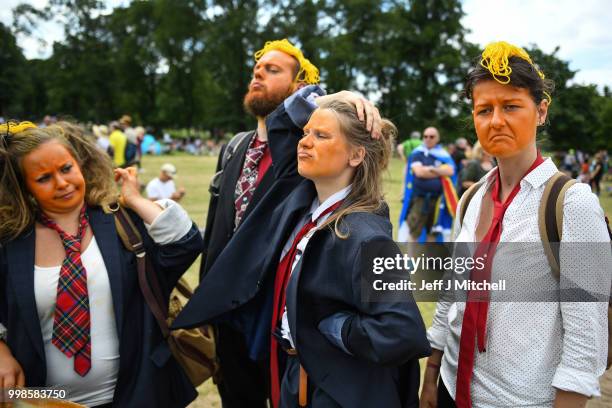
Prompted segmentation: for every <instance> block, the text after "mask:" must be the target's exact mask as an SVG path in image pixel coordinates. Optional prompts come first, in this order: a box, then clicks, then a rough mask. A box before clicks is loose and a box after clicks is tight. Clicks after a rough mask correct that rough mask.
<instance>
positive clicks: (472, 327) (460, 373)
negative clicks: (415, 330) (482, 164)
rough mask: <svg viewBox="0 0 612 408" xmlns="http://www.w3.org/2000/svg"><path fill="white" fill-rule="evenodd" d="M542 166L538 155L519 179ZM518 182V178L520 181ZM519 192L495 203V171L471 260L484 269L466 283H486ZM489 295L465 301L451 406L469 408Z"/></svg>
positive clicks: (498, 186) (478, 292) (472, 293)
mask: <svg viewBox="0 0 612 408" xmlns="http://www.w3.org/2000/svg"><path fill="white" fill-rule="evenodd" d="M543 162H544V159H543V158H542V156H541V155H540V152H539V151H538V156H537V157H536V159H535V161H534V162H533V164H532V165H531V167H530V168H529V169H528V170H527V172H526V173H525V174H524V175H523V178H524V177H525V176H526V175H527V174H529V173H530V172H531V171H532V170H533V169H535V168H536V167H538V166H539V165H540V164H542V163H543ZM521 180H522V178H521ZM520 189H521V183H520V182H519V183H517V185H516V186H515V187H514V189H512V191H511V192H510V195H509V196H508V198H507V199H506V201H505V202H503V203H502V202H501V201H500V199H499V193H500V190H501V180H500V176H499V169H497V172H496V175H495V181H494V182H493V189H492V191H491V198H492V199H493V206H494V209H493V219H492V220H491V226H490V227H489V230H488V231H487V233H486V234H485V236H484V237H483V239H482V241H481V242H480V244H479V245H478V247H477V248H476V251H475V252H474V259H476V258H478V257H483V256H486V258H485V262H484V267H483V268H482V269H480V270H478V269H473V270H472V272H471V275H470V279H471V280H473V281H475V282H482V281H490V280H491V267H492V265H493V257H494V255H495V248H496V247H497V244H498V243H499V239H500V237H501V233H502V224H503V220H504V214H505V213H506V209H507V208H508V207H509V206H510V203H512V200H514V197H516V195H517V194H518V192H519V190H520ZM489 298H490V294H489V291H487V290H471V291H470V292H469V293H468V300H467V304H466V307H465V313H464V315H463V324H462V326H461V338H460V340H459V362H458V367H457V392H456V394H455V404H456V405H457V407H459V408H471V407H472V398H471V393H470V391H471V390H470V385H471V381H472V371H473V368H474V354H475V350H474V342H475V341H476V342H477V346H478V351H479V352H480V353H484V352H485V351H486V346H485V345H486V333H487V314H488V311H489Z"/></svg>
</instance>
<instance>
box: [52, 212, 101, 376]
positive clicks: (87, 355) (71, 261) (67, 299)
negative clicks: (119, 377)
mask: <svg viewBox="0 0 612 408" xmlns="http://www.w3.org/2000/svg"><path fill="white" fill-rule="evenodd" d="M85 207H86V205H83V208H81V212H80V215H79V229H78V232H77V235H76V236H73V235H70V234H68V233H67V232H65V231H64V230H62V229H61V228H60V227H59V226H58V225H57V224H56V223H55V221H53V220H51V219H50V218H48V217H47V216H46V215H44V214H41V216H40V222H41V223H42V224H43V225H45V226H46V227H48V228H51V229H53V230H55V231H57V233H58V234H59V236H60V238H61V239H62V244H63V245H64V250H65V251H66V258H64V261H63V262H62V266H61V268H60V275H59V280H58V282H57V297H56V299H55V312H54V316H53V335H52V337H51V343H53V345H55V347H57V348H58V349H59V350H60V351H61V352H62V353H64V354H65V355H66V357H68V358H71V357H73V356H74V371H76V372H77V374H79V375H80V376H81V377H84V376H85V375H87V373H88V372H89V370H90V369H91V336H90V329H91V321H90V311H89V295H88V292H87V271H86V270H85V267H84V266H83V263H82V262H81V240H82V238H83V236H84V234H85V231H86V230H87V227H88V226H89V222H88V221H87V214H86V213H85Z"/></svg>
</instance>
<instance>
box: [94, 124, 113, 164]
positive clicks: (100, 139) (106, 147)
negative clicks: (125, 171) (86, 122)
mask: <svg viewBox="0 0 612 408" xmlns="http://www.w3.org/2000/svg"><path fill="white" fill-rule="evenodd" d="M92 131H93V134H94V135H95V136H96V139H97V140H96V143H97V145H98V146H99V147H100V149H102V151H104V152H105V153H108V154H109V155H110V156H111V157H113V154H112V147H111V145H110V140H109V139H108V126H106V125H99V126H98V125H93V127H92Z"/></svg>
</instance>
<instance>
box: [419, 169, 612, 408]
mask: <svg viewBox="0 0 612 408" xmlns="http://www.w3.org/2000/svg"><path fill="white" fill-rule="evenodd" d="M495 171H496V170H495V169H493V170H492V171H490V172H489V173H488V174H487V175H486V176H485V177H484V178H485V179H486V182H485V183H484V185H483V186H481V187H480V189H479V190H478V191H477V192H476V193H475V194H474V196H473V199H472V200H471V202H470V204H469V206H468V208H467V211H466V213H465V218H464V220H463V225H462V226H461V227H460V226H459V221H458V219H457V220H455V228H454V231H455V233H454V235H455V240H456V241H457V242H475V241H476V238H475V231H476V226H477V225H478V219H479V214H480V207H481V203H482V199H483V196H484V194H485V192H486V191H487V189H488V188H489V187H490V186H491V183H492V181H493V180H494V179H495V177H494V175H495ZM556 172H557V168H556V166H555V165H554V163H553V162H552V161H551V160H550V159H547V160H546V161H545V162H544V163H542V164H541V165H539V166H538V167H537V168H535V169H534V170H533V171H532V172H531V173H529V174H528V175H527V176H526V177H525V178H524V179H523V180H521V182H520V185H521V188H520V191H519V193H518V194H517V195H516V197H515V198H514V200H513V201H512V203H511V204H510V206H509V207H508V209H507V210H506V213H505V216H504V219H503V227H502V233H501V237H500V243H503V242H533V243H538V242H541V239H540V232H539V229H538V208H539V204H540V200H541V197H542V193H543V191H544V187H545V185H546V181H547V180H548V179H550V177H552V176H553V175H554V174H555V173H556ZM462 203H463V200H461V201H460V203H459V208H460V206H461V205H462ZM563 208H564V216H563V227H562V228H563V229H562V239H561V241H562V243H564V242H584V243H589V242H590V243H593V242H600V243H601V242H610V240H609V237H608V232H607V229H606V224H605V221H604V215H603V211H602V209H601V206H600V205H599V201H598V199H597V197H596V196H595V195H594V194H593V193H592V192H591V190H590V187H589V186H588V185H586V184H576V185H574V186H572V187H571V188H570V189H568V190H567V193H566V196H565V201H564V207H563ZM457 213H459V209H458V210H457ZM603 247H604V252H603V254H598V256H597V257H594V256H588V254H584V255H585V256H578V257H571V256H567V254H565V253H564V252H563V247H562V251H561V253H560V264H561V276H562V279H563V278H564V277H567V278H568V279H572V280H574V281H578V282H579V281H580V280H581V279H586V278H584V276H585V275H586V272H588V271H590V270H593V268H599V269H600V270H601V269H602V265H603V270H604V271H606V270H607V271H611V270H612V253H611V251H610V246H606V245H603ZM529 248H533V249H532V250H531V253H528V254H525V253H518V254H515V255H514V256H515V258H516V261H515V262H509V261H508V258H506V259H505V262H504V264H505V265H506V266H505V270H503V269H504V267H503V265H502V266H501V269H502V272H501V274H502V275H503V273H508V274H510V276H514V277H516V276H517V274H518V276H521V275H522V276H526V277H527V276H529V278H530V279H533V277H534V276H536V277H537V279H538V280H539V281H541V282H542V285H543V287H545V288H555V287H556V288H558V287H559V282H558V281H557V280H556V279H555V278H554V276H553V274H552V272H551V269H550V266H549V264H548V261H547V259H546V256H545V253H544V248H543V246H542V245H530V246H529ZM598 248H602V246H601V245H600V246H599V247H598ZM606 248H607V249H606ZM596 258H598V259H596ZM496 268H498V265H497V264H496V263H495V260H494V264H493V270H494V272H493V273H496V272H498V271H497V270H496ZM498 276H499V275H498ZM507 276H508V275H507ZM492 280H493V279H492ZM599 283H600V284H602V287H603V288H604V292H605V293H608V292H606V291H609V289H608V288H609V287H610V275H607V277H606V278H605V279H604V280H603V281H600V282H599ZM555 285H556V286H555ZM465 307H466V303H465V302H450V301H444V300H443V299H441V300H439V301H438V303H437V305H436V312H435V315H434V319H433V323H432V326H431V327H430V328H429V330H428V332H427V337H428V339H429V341H430V343H431V346H432V348H434V349H438V350H443V351H444V355H443V358H442V367H441V370H440V374H441V377H442V380H443V381H444V384H445V385H446V387H447V389H448V391H449V393H450V395H451V396H452V397H453V398H454V396H455V393H456V381H457V366H458V356H459V339H460V336H461V326H462V323H463V315H464V312H465ZM607 307H608V304H607V303H604V302H491V303H490V305H489V313H488V317H487V338H486V341H487V344H486V352H483V353H479V352H478V350H477V349H476V352H475V357H474V369H473V377H472V382H471V396H472V402H473V405H474V407H518V406H532V407H550V406H552V404H553V400H554V397H555V393H556V390H555V388H557V389H562V390H565V391H572V392H576V393H580V394H583V395H586V396H599V395H600V392H599V382H598V379H599V377H600V376H601V375H602V374H603V373H604V371H605V366H606V356H607V342H608V329H607V321H608V318H607Z"/></svg>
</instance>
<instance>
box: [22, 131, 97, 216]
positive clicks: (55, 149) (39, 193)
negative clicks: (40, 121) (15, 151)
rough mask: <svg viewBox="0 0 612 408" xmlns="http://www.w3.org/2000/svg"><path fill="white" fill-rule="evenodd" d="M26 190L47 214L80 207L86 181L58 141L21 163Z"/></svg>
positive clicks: (42, 148)
mask: <svg viewBox="0 0 612 408" xmlns="http://www.w3.org/2000/svg"><path fill="white" fill-rule="evenodd" d="M21 167H22V170H23V176H24V178H25V183H26V187H27V189H28V191H29V192H30V193H31V194H32V196H33V197H34V199H35V200H36V202H37V203H38V205H39V206H40V208H41V209H42V210H43V211H44V212H46V213H48V214H53V213H55V214H58V213H60V214H63V213H68V212H71V211H74V210H77V209H79V208H81V206H82V205H83V202H84V199H85V179H84V178H83V174H82V173H81V168H80V167H79V165H78V163H77V161H76V160H75V158H74V157H73V156H72V154H70V152H69V151H68V150H67V149H66V148H65V147H64V146H63V145H62V144H61V143H59V142H58V141H56V140H53V141H50V142H47V143H44V144H42V145H40V146H39V147H38V148H37V149H35V150H33V151H32V152H30V153H29V154H27V155H25V156H24V157H23V159H22V161H21Z"/></svg>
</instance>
